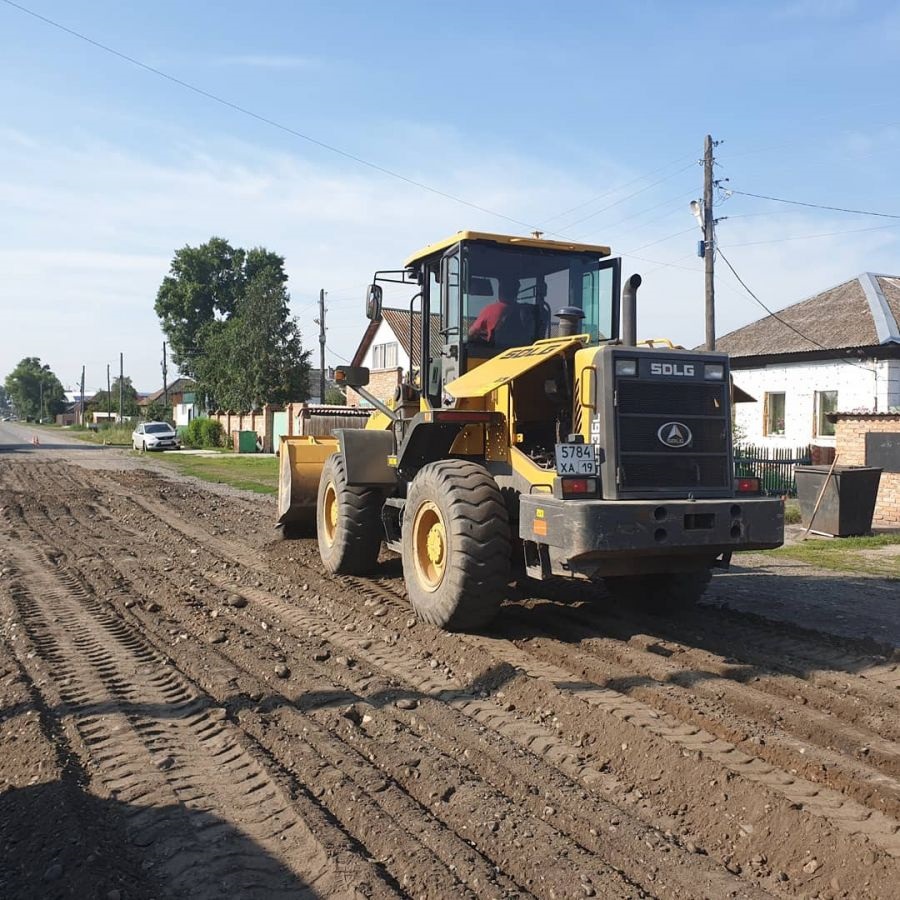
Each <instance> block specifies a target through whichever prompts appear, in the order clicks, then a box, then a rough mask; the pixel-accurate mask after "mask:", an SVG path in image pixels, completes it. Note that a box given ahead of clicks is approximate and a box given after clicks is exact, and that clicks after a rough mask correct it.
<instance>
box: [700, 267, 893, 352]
mask: <svg viewBox="0 0 900 900" xmlns="http://www.w3.org/2000/svg"><path fill="white" fill-rule="evenodd" d="M898 320H900V277H898V276H894V275H875V274H872V273H870V272H866V273H863V274H862V275H860V276H859V277H857V278H853V279H851V280H850V281H845V282H843V283H842V284H838V285H836V286H835V287H832V288H828V290H825V291H821V292H820V293H818V294H815V295H814V296H812V297H809V298H807V299H806V300H801V301H800V302H799V303H795V304H793V305H792V306H788V307H787V308H786V309H783V310H780V311H779V312H778V313H777V318H776V317H775V316H766V317H765V318H763V319H759V320H758V321H756V322H752V323H751V324H749V325H745V326H744V327H743V328H738V329H737V330H736V331H732V332H731V333H730V334H726V335H724V336H723V337H720V338H717V339H716V349H717V350H722V351H724V352H726V353H729V354H730V355H731V356H732V357H735V358H740V357H746V356H773V355H778V354H784V353H809V352H813V351H820V350H823V349H824V350H848V349H852V348H855V347H878V346H882V345H885V344H892V343H900V331H898V325H897V323H898ZM785 323H786V324H785ZM793 329H796V331H795V330H793ZM798 332H799V334H798Z"/></svg>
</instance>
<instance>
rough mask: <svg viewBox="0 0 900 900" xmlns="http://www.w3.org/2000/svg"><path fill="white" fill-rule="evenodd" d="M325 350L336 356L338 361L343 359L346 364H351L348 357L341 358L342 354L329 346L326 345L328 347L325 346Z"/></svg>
mask: <svg viewBox="0 0 900 900" xmlns="http://www.w3.org/2000/svg"><path fill="white" fill-rule="evenodd" d="M325 349H326V350H327V351H328V352H329V353H330V354H331V355H332V356H336V357H337V358H338V359H342V360H343V361H344V362H345V363H349V362H350V360H349V359H347V357H346V356H341V354H340V353H338V352H337V351H336V350H332V349H331V347H329V346H328V345H327V344H326V346H325Z"/></svg>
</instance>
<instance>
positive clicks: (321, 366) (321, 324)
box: [316, 288, 325, 403]
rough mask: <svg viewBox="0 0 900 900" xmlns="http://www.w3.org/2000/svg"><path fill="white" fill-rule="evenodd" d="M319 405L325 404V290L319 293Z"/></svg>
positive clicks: (317, 321) (317, 320)
mask: <svg viewBox="0 0 900 900" xmlns="http://www.w3.org/2000/svg"><path fill="white" fill-rule="evenodd" d="M316 324H318V326H319V403H324V402H325V290H324V288H323V289H322V290H320V291H319V318H318V319H316Z"/></svg>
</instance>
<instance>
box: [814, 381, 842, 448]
mask: <svg viewBox="0 0 900 900" xmlns="http://www.w3.org/2000/svg"><path fill="white" fill-rule="evenodd" d="M837 404H838V392H837V391H816V437H834V422H829V421H828V414H829V413H833V412H837Z"/></svg>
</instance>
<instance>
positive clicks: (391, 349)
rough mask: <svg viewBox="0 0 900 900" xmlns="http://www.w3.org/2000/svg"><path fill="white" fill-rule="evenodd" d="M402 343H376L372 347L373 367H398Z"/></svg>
mask: <svg viewBox="0 0 900 900" xmlns="http://www.w3.org/2000/svg"><path fill="white" fill-rule="evenodd" d="M399 351H400V345H399V344H398V342H397V341H388V342H386V343H384V344H375V345H374V346H373V347H372V368H373V369H396V368H397V360H398V357H399Z"/></svg>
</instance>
